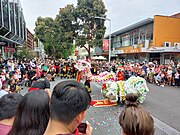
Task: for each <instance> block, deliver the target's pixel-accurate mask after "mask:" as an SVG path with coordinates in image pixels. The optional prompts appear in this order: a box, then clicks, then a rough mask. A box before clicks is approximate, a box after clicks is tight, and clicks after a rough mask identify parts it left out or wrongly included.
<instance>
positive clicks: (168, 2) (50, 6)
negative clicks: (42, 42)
mask: <svg viewBox="0 0 180 135" xmlns="http://www.w3.org/2000/svg"><path fill="white" fill-rule="evenodd" d="M103 1H104V3H105V7H106V9H107V10H108V11H107V13H106V15H107V18H108V19H110V20H111V33H112V32H115V31H118V30H120V29H122V28H125V27H127V26H129V25H131V24H134V23H136V22H139V21H141V20H144V19H147V18H153V16H154V15H164V16H169V15H173V14H176V13H180V0H103ZM20 2H21V6H22V8H23V13H24V17H25V21H26V26H27V28H28V29H29V30H30V31H31V32H32V33H34V28H35V21H36V19H37V18H38V17H39V16H41V17H53V18H55V16H56V15H57V14H58V11H59V8H63V7H65V6H66V5H67V4H74V5H75V6H76V5H77V0H20ZM105 25H106V27H107V30H106V34H109V33H110V29H109V27H110V23H109V21H106V23H105Z"/></svg>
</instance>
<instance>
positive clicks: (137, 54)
mask: <svg viewBox="0 0 180 135" xmlns="http://www.w3.org/2000/svg"><path fill="white" fill-rule="evenodd" d="M111 35H112V40H111V47H112V56H111V57H112V58H114V59H117V58H118V59H120V60H125V61H137V62H139V61H154V60H156V61H158V62H159V63H168V62H169V61H170V60H173V61H174V62H178V61H180V14H175V15H173V16H160V15H155V16H154V18H153V19H151V18H148V19H145V20H142V21H140V22H138V23H135V24H133V25H130V26H128V27H126V28H124V29H121V30H119V31H116V32H114V33H112V34H111ZM107 38H108V37H107Z"/></svg>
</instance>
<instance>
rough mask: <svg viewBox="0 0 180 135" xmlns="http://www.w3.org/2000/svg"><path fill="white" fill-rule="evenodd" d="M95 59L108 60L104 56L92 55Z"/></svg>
mask: <svg viewBox="0 0 180 135" xmlns="http://www.w3.org/2000/svg"><path fill="white" fill-rule="evenodd" d="M92 59H93V60H106V58H105V57H103V56H95V57H92Z"/></svg>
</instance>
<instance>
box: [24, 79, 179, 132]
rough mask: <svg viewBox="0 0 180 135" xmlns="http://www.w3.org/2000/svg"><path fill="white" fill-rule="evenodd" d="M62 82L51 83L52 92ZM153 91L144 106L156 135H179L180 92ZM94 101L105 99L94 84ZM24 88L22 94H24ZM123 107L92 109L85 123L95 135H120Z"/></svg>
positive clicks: (98, 85)
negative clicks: (152, 121)
mask: <svg viewBox="0 0 180 135" xmlns="http://www.w3.org/2000/svg"><path fill="white" fill-rule="evenodd" d="M60 81H62V79H60V78H56V80H55V81H54V82H51V89H53V87H54V86H55V85H56V84H57V83H58V82H60ZM148 87H149V89H150V91H149V93H148V94H147V97H146V100H145V102H144V103H143V104H142V106H143V107H144V108H145V109H146V110H147V111H149V112H150V114H151V115H152V116H153V119H154V122H155V124H154V125H155V135H180V113H179V112H180V105H179V103H180V98H179V97H180V93H179V92H180V88H177V87H176V88H175V87H169V86H165V87H160V86H156V85H154V84H149V83H148ZM91 88H92V93H91V97H92V99H102V98H103V97H102V95H101V93H100V89H101V84H99V83H94V82H91ZM26 92H27V88H26V87H25V88H24V89H23V90H22V91H21V93H22V94H25V93H26ZM122 109H123V107H120V106H119V105H118V106H114V107H100V108H97V107H90V108H89V109H88V110H87V115H86V118H85V120H84V121H88V122H89V123H90V124H91V126H92V127H93V135H120V134H121V130H120V125H119V123H118V116H119V114H120V112H121V111H122Z"/></svg>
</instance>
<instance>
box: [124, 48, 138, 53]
mask: <svg viewBox="0 0 180 135" xmlns="http://www.w3.org/2000/svg"><path fill="white" fill-rule="evenodd" d="M138 52H141V50H140V48H134V49H125V50H124V53H138Z"/></svg>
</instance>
